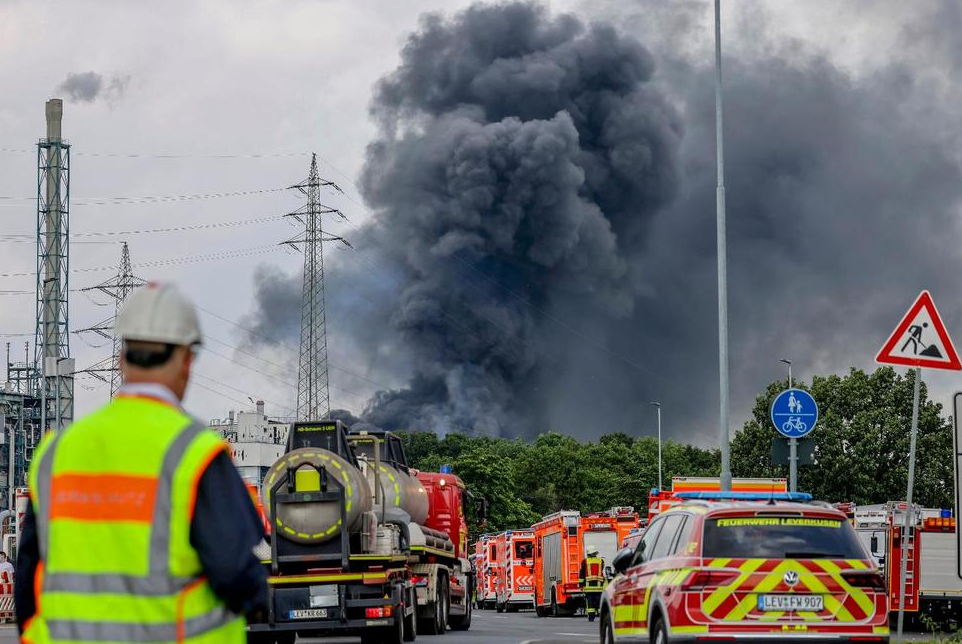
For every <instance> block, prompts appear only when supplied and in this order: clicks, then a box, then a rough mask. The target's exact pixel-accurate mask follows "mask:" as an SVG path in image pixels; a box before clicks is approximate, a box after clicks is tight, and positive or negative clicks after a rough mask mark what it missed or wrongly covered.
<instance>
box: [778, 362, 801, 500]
mask: <svg viewBox="0 0 962 644" xmlns="http://www.w3.org/2000/svg"><path fill="white" fill-rule="evenodd" d="M782 362H784V363H786V364H788V388H789V389H791V388H792V387H794V386H795V383H794V382H792V361H791V360H782ZM788 491H789V492H798V439H797V438H789V439H788Z"/></svg>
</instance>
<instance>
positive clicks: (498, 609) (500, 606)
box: [494, 602, 504, 613]
mask: <svg viewBox="0 0 962 644" xmlns="http://www.w3.org/2000/svg"><path fill="white" fill-rule="evenodd" d="M494 611H495V612H496V613H503V612H504V604H502V603H501V602H495V604H494Z"/></svg>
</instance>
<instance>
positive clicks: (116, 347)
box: [77, 242, 147, 398]
mask: <svg viewBox="0 0 962 644" xmlns="http://www.w3.org/2000/svg"><path fill="white" fill-rule="evenodd" d="M146 283H147V280H144V279H141V278H140V277H137V276H136V275H134V274H133V271H132V270H131V267H130V248H128V246H127V242H124V243H123V247H122V249H121V254H120V266H119V268H118V269H117V275H116V276H114V277H111V278H110V279H108V280H106V281H104V282H101V283H100V284H97V285H96V286H90V287H87V288H85V289H81V290H83V291H100V292H101V293H104V294H106V295H108V296H110V297H111V298H113V299H114V303H115V306H114V315H113V317H110V318H107V319H106V320H102V321H101V322H98V323H97V324H95V325H93V326H91V327H88V328H86V329H80V330H78V331H77V333H85V332H93V333H96V334H97V335H99V336H101V337H102V338H104V339H106V340H110V341H111V342H112V346H113V352H112V353H111V355H110V357H109V358H106V359H104V360H100V361H99V362H97V363H96V364H94V365H91V366H90V367H88V368H87V369H84V370H83V372H82V373H88V374H90V375H92V376H94V377H96V378H99V379H101V380H103V381H104V382H106V381H107V378H106V377H105V376H103V375H101V374H103V373H109V374H110V397H111V398H113V397H114V394H115V393H117V390H118V389H119V388H120V385H121V384H122V382H121V374H120V338H118V337H117V336H116V335H114V333H113V328H114V322H115V321H116V320H117V314H119V313H120V309H121V308H123V305H124V302H125V301H126V300H127V296H129V295H130V294H131V293H132V292H133V291H134V289H136V288H138V287H140V286H143V285H144V284H146Z"/></svg>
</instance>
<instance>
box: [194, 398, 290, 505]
mask: <svg viewBox="0 0 962 644" xmlns="http://www.w3.org/2000/svg"><path fill="white" fill-rule="evenodd" d="M209 424H210V427H211V429H213V430H214V431H216V432H217V433H219V434H220V435H221V436H223V437H224V438H225V439H226V440H227V442H228V443H230V444H231V449H232V450H233V458H234V465H236V466H237V471H238V472H239V473H240V475H241V478H242V479H244V482H245V483H253V484H255V485H257V486H260V484H261V481H262V480H263V479H264V476H265V475H266V474H267V470H268V469H270V467H271V465H273V464H274V462H275V461H276V460H277V459H279V458H280V457H281V455H282V454H283V453H284V446H285V444H286V443H287V431H288V429H289V428H290V423H289V422H287V421H286V420H281V419H276V418H268V416H267V414H266V413H264V401H263V400H258V401H257V403H256V410H255V411H240V412H237V413H236V414H235V413H234V411H233V410H231V411H229V412H228V415H227V418H222V419H217V418H215V419H214V420H211V421H210V423H209Z"/></svg>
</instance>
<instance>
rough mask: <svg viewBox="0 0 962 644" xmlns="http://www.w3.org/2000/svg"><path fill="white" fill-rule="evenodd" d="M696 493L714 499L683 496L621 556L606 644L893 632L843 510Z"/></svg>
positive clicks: (884, 635) (606, 599) (844, 637)
mask: <svg viewBox="0 0 962 644" xmlns="http://www.w3.org/2000/svg"><path fill="white" fill-rule="evenodd" d="M686 496H687V495H686ZM692 496H701V497H708V498H709V499H712V500H707V499H705V498H702V499H683V500H682V502H681V503H679V504H678V505H675V506H674V507H672V508H671V509H669V510H667V511H664V512H662V513H660V514H659V515H658V516H657V517H655V518H654V519H653V520H652V522H651V524H649V526H648V528H647V529H646V530H645V532H644V534H643V536H642V538H641V540H640V541H639V542H638V545H637V546H636V547H635V548H634V549H633V550H631V549H624V550H622V551H621V552H619V553H618V556H617V557H616V558H615V561H614V567H615V570H616V572H617V573H618V575H617V576H616V577H615V578H614V579H613V580H612V581H611V583H609V585H608V588H607V589H606V591H605V594H604V596H603V598H602V604H601V642H602V644H613V643H616V642H619V643H620V642H639V641H644V642H649V641H650V642H652V643H654V644H664V643H665V642H668V641H679V640H689V641H691V640H699V641H719V640H741V639H746V640H748V639H750V640H751V641H753V642H769V641H770V642H783V641H786V640H797V641H804V642H806V643H808V642H819V641H826V642H827V641H833V642H840V641H863V642H864V641H876V642H887V641H888V638H889V622H888V602H887V597H886V588H885V583H884V581H883V579H882V576H881V575H880V574H879V571H878V568H877V567H876V566H875V563H874V562H873V561H872V560H871V558H870V557H869V555H868V553H866V551H865V549H864V548H863V547H862V545H861V543H860V542H859V539H858V537H857V536H856V534H855V531H854V529H853V527H852V525H851V523H850V522H849V521H848V520H847V518H846V516H845V515H844V514H843V513H842V512H839V511H838V510H835V509H833V508H831V507H830V506H828V505H827V504H815V503H808V502H789V501H783V500H776V499H774V498H773V496H772V495H771V494H767V495H764V496H761V495H757V496H756V495H752V494H745V493H743V494H741V495H732V494H731V493H726V494H725V495H722V494H717V496H712V494H711V493H702V494H693V495H692ZM775 496H776V497H778V499H783V498H786V497H790V498H792V499H795V500H796V501H799V500H807V499H810V497H808V495H788V494H779V495H775ZM806 497H807V498H806Z"/></svg>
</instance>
